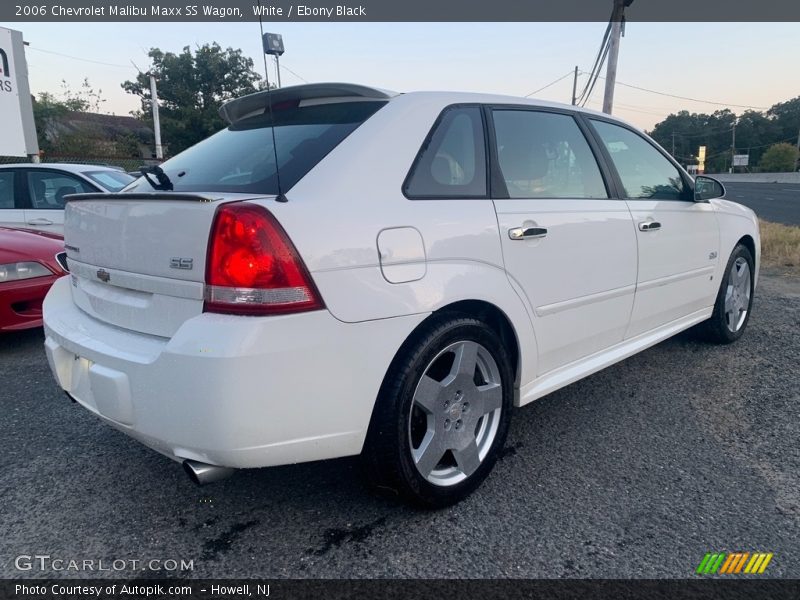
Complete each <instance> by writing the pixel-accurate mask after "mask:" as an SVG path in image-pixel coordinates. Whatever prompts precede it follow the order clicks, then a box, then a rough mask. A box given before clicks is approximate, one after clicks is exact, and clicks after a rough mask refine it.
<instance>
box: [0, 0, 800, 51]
mask: <svg viewBox="0 0 800 600" xmlns="http://www.w3.org/2000/svg"><path fill="white" fill-rule="evenodd" d="M613 4H614V2H613V0H491V1H487V0H402V1H397V0H307V1H306V2H295V1H293V0H261V1H260V2H259V1H257V0H119V1H116V0H39V1H30V0H16V1H15V0H3V1H2V2H0V21H6V22H11V23H14V22H36V21H41V22H45V21H50V22H69V21H83V22H93V21H97V22H103V21H120V22H124V21H130V22H137V21H138V22H143V21H164V22H169V21H207V22H213V21H227V22H242V21H257V20H258V19H259V16H260V17H261V18H262V19H263V20H264V21H265V22H280V21H293V22H325V21H350V22H358V21H363V22H390V21H394V22H411V21H417V22H504V21H528V22H532V21H562V22H563V21H608V19H609V17H610V15H611V12H612V8H613ZM625 18H626V20H628V21H669V22H678V21H684V22H691V21H695V22H705V21H729V22H732V21H763V22H769V21H781V22H785V21H800V1H798V0H758V1H757V2H756V1H753V0H635V1H633V2H632V3H631V5H630V6H629V7H628V8H627V9H626V10H625ZM477 43H479V42H477Z"/></svg>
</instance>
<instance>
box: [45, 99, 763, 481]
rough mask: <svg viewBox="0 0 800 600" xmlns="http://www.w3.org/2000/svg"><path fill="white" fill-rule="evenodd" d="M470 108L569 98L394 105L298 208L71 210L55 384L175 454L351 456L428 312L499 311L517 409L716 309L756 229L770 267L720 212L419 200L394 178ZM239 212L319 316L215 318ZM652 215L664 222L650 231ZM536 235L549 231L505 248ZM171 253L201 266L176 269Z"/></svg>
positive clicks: (749, 229)
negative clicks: (523, 230)
mask: <svg viewBox="0 0 800 600" xmlns="http://www.w3.org/2000/svg"><path fill="white" fill-rule="evenodd" d="M282 93H288V92H285V91H284V92H282ZM345 100H347V99H346V98H345ZM316 101H317V100H315V102H316ZM459 103H473V104H474V103H485V104H503V103H509V104H515V105H519V104H529V105H531V106H560V105H554V104H552V103H546V102H540V101H536V100H529V99H519V98H507V97H503V96H494V95H485V94H461V93H413V94H406V95H399V96H395V97H393V98H392V99H391V100H389V101H388V104H387V105H386V106H385V107H383V108H381V109H380V110H379V111H378V112H377V113H376V114H375V116H373V117H372V118H370V119H368V120H367V121H366V122H365V123H363V124H362V125H361V126H360V127H358V128H357V129H356V130H355V131H354V132H353V133H352V134H351V135H349V136H348V137H347V138H346V139H345V140H344V141H343V142H342V143H341V144H339V145H338V146H336V147H335V148H334V149H333V150H332V151H331V152H330V153H329V154H328V155H327V156H326V157H325V158H323V159H322V160H321V161H320V162H319V163H318V164H317V165H316V166H315V167H314V168H312V169H311V170H310V171H309V172H308V174H306V175H305V177H303V178H302V179H300V181H299V182H298V183H297V184H296V185H294V186H293V187H292V188H291V189H290V190H289V191H288V192H286V199H287V202H276V199H275V197H274V196H255V195H252V194H250V195H236V194H218V196H219V197H220V199H219V200H218V201H212V202H196V203H193V202H189V201H174V200H169V199H168V194H165V198H166V199H163V200H152V201H150V200H148V201H135V200H126V199H124V197H119V198H115V199H113V200H80V201H76V202H70V203H69V204H68V210H67V211H66V224H65V237H66V243H67V246H68V254H69V260H70V266H71V267H72V269H73V273H72V275H71V277H69V278H64V279H62V280H60V281H58V282H57V283H56V285H54V286H53V288H52V290H51V292H50V294H49V295H48V297H47V300H46V302H45V305H44V320H45V333H46V338H47V340H46V349H47V354H48V359H49V361H50V366H51V368H52V370H53V372H54V374H55V376H56V379H57V380H58V382H59V385H60V386H61V387H62V388H63V389H65V390H66V391H67V392H69V393H70V394H71V395H72V396H73V397H74V398H75V399H76V400H77V401H78V402H80V403H81V404H82V405H83V406H85V407H86V408H88V409H89V410H91V411H92V412H94V413H96V414H98V415H99V416H100V417H102V418H103V419H104V420H106V421H108V422H110V423H112V424H113V425H114V426H115V427H118V428H120V429H122V430H123V431H125V432H126V433H128V434H129V435H131V436H133V437H135V438H137V439H139V440H141V441H142V442H144V443H145V444H147V445H149V446H151V447H153V448H155V449H156V450H158V451H160V452H162V453H164V454H166V455H168V456H170V457H171V458H173V459H176V460H184V459H191V460H197V461H201V462H205V463H210V464H215V465H221V466H229V467H259V466H269V465H277V464H285V463H290V462H300V461H307V460H316V459H322V458H331V457H335V456H346V455H352V454H358V453H359V452H360V451H361V448H362V446H363V443H364V439H365V436H366V432H367V428H368V425H369V421H370V416H371V414H372V410H373V407H374V405H375V400H376V397H377V394H378V391H379V389H380V386H381V384H382V382H383V379H384V377H385V374H386V372H387V370H388V368H389V366H390V364H391V362H392V359H393V358H394V356H395V355H396V353H397V351H398V349H399V348H400V346H401V345H402V343H403V342H404V341H405V340H407V339H408V338H409V336H411V335H412V334H413V332H414V330H415V329H416V328H417V327H418V326H419V325H420V324H421V323H422V322H423V321H424V320H425V319H426V318H427V317H428V316H429V315H431V314H432V313H434V312H435V311H437V310H440V309H442V308H445V307H448V306H450V305H453V304H455V303H460V302H472V303H474V302H480V303H484V305H491V306H492V307H494V308H495V309H497V310H498V311H499V313H500V314H502V315H503V316H504V317H505V318H506V319H507V320H508V322H509V324H510V326H511V328H512V329H513V333H514V338H515V339H514V340H512V343H516V350H517V352H518V355H519V360H518V366H517V374H516V375H517V377H516V385H517V389H516V393H517V396H516V404H517V405H523V404H526V403H528V402H531V401H533V400H535V399H537V398H539V397H541V396H543V395H545V394H547V393H550V392H552V391H554V390H556V389H558V388H560V387H563V386H564V385H567V384H569V383H571V382H573V381H576V380H578V379H580V378H582V377H584V376H586V375H588V374H591V373H593V372H595V371H597V370H599V369H601V368H604V367H605V366H608V365H610V364H612V363H614V362H617V361H619V360H622V359H624V358H626V357H628V356H630V355H632V354H634V353H636V352H638V351H641V350H643V349H645V348H647V347H649V346H652V345H653V344H656V343H658V342H660V341H661V340H663V339H666V338H667V337H669V336H671V335H674V334H675V333H677V332H679V331H681V330H683V329H686V328H687V327H690V326H692V325H694V324H697V323H699V322H701V321H703V320H704V319H706V318H708V317H709V316H710V314H711V311H712V305H713V302H714V297H715V295H716V291H717V289H718V286H719V281H720V280H721V277H722V275H723V270H724V268H725V264H726V261H727V257H728V256H729V255H730V253H731V251H732V250H733V248H734V246H735V244H736V243H737V242H738V241H739V240H740V239H742V238H743V237H745V236H750V237H751V238H752V239H753V240H754V244H755V249H756V257H755V258H756V269H757V268H758V263H759V258H760V254H759V253H760V250H759V239H758V228H757V222H756V220H755V217H754V215H753V213H752V211H749V209H746V208H744V207H741V206H739V205H737V204H734V203H731V202H728V201H726V200H713V201H711V202H709V203H696V204H695V203H681V202H670V203H666V202H655V201H653V202H650V201H636V202H628V203H626V202H625V201H624V200H621V199H608V200H599V199H592V200H555V199H538V200H508V199H502V200H501V199H497V200H495V201H492V200H490V199H458V198H453V199H447V200H410V199H408V198H406V197H405V196H404V194H403V192H402V186H403V182H404V180H405V178H406V175H407V173H408V171H409V168H410V166H411V164H412V163H413V161H414V159H415V157H416V155H417V153H418V152H419V149H420V147H421V145H422V144H423V142H424V141H425V139H426V137H427V136H428V134H429V132H430V130H431V127H432V126H433V124H434V122H435V121H436V119H437V118H438V116H439V115H440V113H441V112H442V110H443V109H444V108H445V107H447V106H449V105H452V104H459ZM562 108H564V107H562ZM566 108H569V109H573V108H574V107H566ZM576 110H583V109H576ZM585 112H593V111H585ZM211 195H215V194H211ZM238 200H247V201H248V202H251V203H257V204H260V205H262V206H264V207H265V208H267V210H269V211H270V212H271V213H272V214H273V215H274V216H275V218H276V219H277V221H278V222H279V223H280V224H281V226H282V227H283V228H284V229H285V230H286V232H287V234H288V236H289V237H290V238H291V241H292V243H293V244H294V246H295V247H296V249H297V251H298V253H299V255H300V257H301V258H302V260H303V262H304V263H305V266H306V267H307V269H308V271H309V273H310V276H311V278H312V279H313V282H314V284H315V285H316V287H317V288H318V290H319V292H320V295H321V297H322V299H323V301H324V304H325V309H324V310H317V311H313V312H308V313H301V314H294V315H283V316H269V317H242V316H235V315H221V314H213V313H207V312H203V297H204V295H203V291H204V277H205V261H206V253H207V247H208V236H209V232H210V230H211V226H212V221H213V217H214V213H215V210H216V209H217V207H218V206H220V205H222V204H223V203H224V202H231V201H238ZM646 218H653V219H656V220H659V221H661V222H662V230H661V231H659V232H649V233H647V234H644V233H642V232H639V231H638V230H637V227H636V223H637V222H638V221H640V220H642V219H646ZM529 223H532V224H536V225H538V226H541V227H546V228H547V229H548V235H547V237H546V238H543V239H538V240H525V241H512V240H511V239H510V238H509V237H508V230H509V229H511V228H513V227H519V226H522V225H524V224H529ZM70 246H72V247H73V248H78V249H79V250H78V251H75V250H69V247H70ZM713 252H716V253H717V255H716V257H714V258H710V254H711V253H713ZM174 257H179V258H184V259H191V260H192V269H186V270H182V269H175V268H172V267H171V266H170V260H171V259H172V258H174ZM101 270H102V271H103V272H104V275H103V276H104V277H105V276H108V280H107V281H101V280H99V279H98V272H99V271H101Z"/></svg>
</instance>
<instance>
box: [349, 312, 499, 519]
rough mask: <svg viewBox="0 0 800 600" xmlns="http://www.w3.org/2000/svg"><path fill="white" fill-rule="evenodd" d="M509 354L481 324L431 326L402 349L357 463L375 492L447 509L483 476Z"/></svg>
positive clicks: (460, 320)
mask: <svg viewBox="0 0 800 600" xmlns="http://www.w3.org/2000/svg"><path fill="white" fill-rule="evenodd" d="M512 386H513V375H512V371H511V363H510V360H509V356H508V352H507V350H506V349H505V347H504V346H503V343H502V341H501V340H500V338H499V336H498V335H497V334H496V333H495V332H494V331H493V330H492V329H491V328H490V327H489V326H487V325H486V324H485V323H483V322H481V321H479V320H476V319H472V318H469V317H457V316H451V317H449V318H448V317H446V318H444V319H437V320H436V321H434V322H432V323H431V324H430V325H429V326H427V327H426V328H425V329H424V330H423V331H422V332H421V333H420V334H418V335H417V336H415V339H414V340H413V341H410V342H407V343H406V344H405V345H404V347H403V348H401V350H400V352H399V353H398V356H397V357H396V358H395V360H394V362H393V364H392V366H391V367H390V369H389V372H388V374H387V377H386V380H385V381H384V384H383V386H382V389H381V393H380V395H379V397H378V401H377V404H376V406H375V411H374V414H373V417H372V422H371V423H370V429H369V432H368V434H367V440H366V443H365V447H364V452H363V455H362V456H363V459H364V462H365V464H366V467H367V473H368V475H369V477H370V479H372V481H373V483H375V484H376V485H377V486H378V487H382V488H390V489H392V490H395V491H396V492H398V493H400V494H401V495H402V496H404V497H405V498H407V499H409V500H411V501H412V502H414V503H416V504H421V505H424V506H428V507H438V506H446V505H448V504H452V503H454V502H457V501H459V500H461V499H462V498H464V497H465V496H467V495H468V494H469V493H470V492H472V491H473V490H474V489H475V488H476V487H477V486H478V485H480V483H481V482H482V481H483V479H485V478H486V476H487V475H488V474H489V471H490V470H491V468H492V466H493V465H494V462H495V461H496V459H497V454H498V451H499V449H500V448H502V446H503V443H504V442H505V438H506V433H507V431H508V422H509V417H510V411H511V407H512V400H513V393H512Z"/></svg>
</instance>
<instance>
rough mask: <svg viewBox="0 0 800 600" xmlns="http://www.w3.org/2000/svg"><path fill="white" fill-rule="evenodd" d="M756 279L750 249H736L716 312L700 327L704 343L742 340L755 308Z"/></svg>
mask: <svg viewBox="0 0 800 600" xmlns="http://www.w3.org/2000/svg"><path fill="white" fill-rule="evenodd" d="M754 276H755V269H754V262H753V255H752V254H751V253H750V250H749V249H748V248H747V246H745V245H743V244H739V245H737V246H736V248H734V249H733V252H732V253H731V256H730V258H729V259H728V264H727V266H726V267H725V274H724V275H723V277H722V282H721V283H720V288H719V292H718V293H717V300H716V302H715V304H714V312H713V313H712V314H711V318H710V319H709V320H708V321H706V322H704V323H701V325H700V326H699V329H698V331H699V333H700V334H701V336H702V337H703V338H704V339H706V340H707V341H709V342H714V343H717V344H730V343H731V342H735V341H736V340H738V339H739V338H740V337H742V334H743V333H744V330H745V327H747V322H748V321H749V320H750V312H751V309H752V307H753V291H754V288H753V285H754V283H755V281H754Z"/></svg>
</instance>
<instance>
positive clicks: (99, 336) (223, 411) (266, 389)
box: [44, 278, 425, 468]
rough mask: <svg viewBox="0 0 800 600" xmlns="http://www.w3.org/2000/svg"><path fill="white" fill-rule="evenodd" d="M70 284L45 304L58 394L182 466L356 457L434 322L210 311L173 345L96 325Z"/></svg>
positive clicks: (54, 292) (185, 327)
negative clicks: (388, 380) (383, 395)
mask: <svg viewBox="0 0 800 600" xmlns="http://www.w3.org/2000/svg"><path fill="white" fill-rule="evenodd" d="M69 287H70V283H69V278H63V279H61V280H60V281H58V282H56V284H55V285H54V286H53V287H52V288H51V290H50V293H49V294H48V295H47V298H46V300H45V303H44V325H45V336H46V339H45V348H46V351H47V359H48V362H49V363H50V367H51V369H52V371H53V373H54V375H55V377H56V380H57V381H58V383H59V385H60V386H61V387H62V388H63V389H64V390H65V391H67V392H68V393H69V394H70V395H71V396H72V397H73V398H74V399H75V400H76V401H77V402H79V403H80V404H81V405H82V406H84V407H85V408H87V409H88V410H90V411H91V412H93V413H94V414H96V415H97V416H99V417H101V418H102V419H103V420H105V421H107V422H108V423H110V424H111V425H113V426H114V427H116V428H118V429H120V430H122V431H124V432H125V433H127V434H128V435H130V436H132V437H134V438H136V439H138V440H139V441H141V442H143V443H144V444H146V445H148V446H150V447H152V448H154V449H155V450H157V451H159V452H161V453H163V454H165V455H167V456H169V457H171V458H173V459H175V460H184V459H192V460H197V461H201V462H205V463H210V464H214V465H220V466H227V467H236V468H248V467H263V466H271V465H280V464H287V463H295V462H303V461H310V460H318V459H325V458H333V457H338V456H347V455H353V454H358V453H359V452H360V451H361V447H362V445H363V442H364V437H365V435H366V430H367V426H368V425H369V420H370V416H371V414H372V408H373V405H374V402H375V398H376V396H377V393H378V389H379V387H380V384H381V382H382V380H383V376H384V374H385V373H386V369H387V368H388V366H389V363H390V362H391V360H392V358H393V356H394V354H395V352H396V351H397V348H399V346H400V344H401V343H402V341H403V340H404V339H405V338H406V337H407V336H408V334H409V333H410V332H411V331H412V330H413V328H414V327H415V326H416V325H417V324H418V323H419V322H420V321H421V320H422V319H423V318H424V316H425V315H414V316H409V317H401V318H395V319H383V320H380V321H371V322H365V323H358V324H350V323H342V322H341V321H338V320H337V319H335V318H334V317H333V316H332V315H331V314H330V313H329V312H328V311H314V312H308V313H302V314H297V315H287V316H274V317H241V316H233V315H216V314H209V313H203V314H200V315H198V316H196V317H193V318H191V319H189V320H187V321H186V322H185V323H184V324H183V325H182V326H181V327H180V329H179V330H178V331H177V332H176V334H175V335H174V336H172V338H169V339H167V338H162V337H156V336H151V335H146V334H139V333H135V332H132V331H128V330H125V329H121V328H118V327H115V326H112V325H108V324H106V323H103V322H102V321H99V320H97V319H95V318H93V317H90V316H89V315H87V314H86V313H84V312H83V311H81V310H80V309H79V308H77V307H76V306H75V305H74V304H73V302H72V298H71V294H70V289H69Z"/></svg>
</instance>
